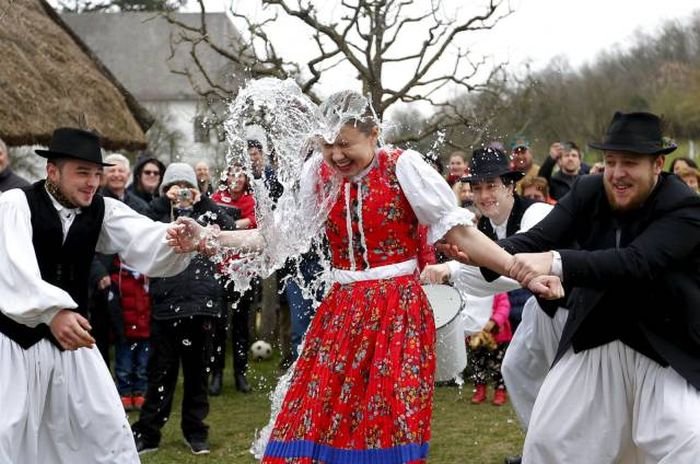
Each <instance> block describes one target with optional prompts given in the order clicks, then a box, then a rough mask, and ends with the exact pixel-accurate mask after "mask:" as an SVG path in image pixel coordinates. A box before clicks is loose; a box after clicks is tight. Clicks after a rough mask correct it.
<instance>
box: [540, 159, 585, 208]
mask: <svg viewBox="0 0 700 464" xmlns="http://www.w3.org/2000/svg"><path fill="white" fill-rule="evenodd" d="M556 164H557V162H556V161H555V160H554V158H552V157H551V156H548V157H547V159H546V160H545V161H544V163H542V166H540V171H539V172H538V173H537V175H539V176H540V177H544V178H545V179H547V183H548V184H549V196H550V197H552V198H554V199H555V200H557V201H559V200H561V199H562V198H563V197H564V195H566V194H567V193H569V190H571V186H572V185H574V182H576V181H577V180H578V179H579V177H580V176H581V174H583V171H582V170H581V171H579V174H577V175H575V176H570V175H568V174H564V173H563V172H562V171H558V172H556V173H555V174H554V175H552V171H553V170H554V166H555V165H556Z"/></svg>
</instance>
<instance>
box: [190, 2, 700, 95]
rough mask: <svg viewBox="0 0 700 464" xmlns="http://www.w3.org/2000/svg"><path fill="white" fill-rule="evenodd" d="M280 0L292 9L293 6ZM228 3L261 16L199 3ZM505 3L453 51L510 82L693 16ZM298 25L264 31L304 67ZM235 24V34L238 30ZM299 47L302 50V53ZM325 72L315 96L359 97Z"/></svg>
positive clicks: (458, 9)
mask: <svg viewBox="0 0 700 464" xmlns="http://www.w3.org/2000/svg"><path fill="white" fill-rule="evenodd" d="M189 1H190V3H189V4H188V6H187V9H188V10H189V11H199V10H198V6H197V4H196V2H194V1H193V0H189ZM288 1H289V3H290V4H295V3H296V2H297V1H298V0H288ZM302 1H304V2H305V1H306V0H302ZM313 1H314V4H315V5H317V6H319V8H330V9H331V11H333V12H334V13H336V14H337V10H335V11H334V10H332V7H330V6H329V5H332V4H337V3H339V0H313ZM430 1H431V0H414V1H413V4H412V6H411V7H412V8H413V7H415V8H423V7H424V5H425V6H428V5H429V4H430V3H429V2H430ZM432 1H438V0H432ZM440 1H442V4H443V5H444V6H445V8H446V9H447V10H448V11H454V12H455V14H456V15H458V17H461V16H463V15H469V16H471V15H472V14H473V11H475V10H474V9H475V8H483V5H485V2H486V1H487V0H440ZM231 2H233V6H234V8H235V9H236V11H238V12H243V13H245V14H246V15H247V16H249V17H251V18H257V17H261V16H263V15H264V13H263V12H262V10H261V8H260V6H259V4H260V1H259V0H205V4H206V5H207V10H208V11H226V9H227V8H229V7H230V5H231ZM506 4H507V5H509V6H510V9H511V10H513V13H512V14H510V15H509V16H507V17H505V18H504V19H502V20H501V21H500V22H499V23H498V24H497V26H496V27H495V28H494V29H493V30H491V31H486V32H483V33H478V34H470V33H468V34H467V35H465V36H464V42H463V43H461V44H460V45H463V46H467V47H469V48H470V49H471V50H472V52H473V53H475V56H477V57H478V56H488V57H491V58H490V59H491V60H492V61H491V62H492V63H503V62H507V63H508V65H507V70H508V71H509V72H511V73H516V74H518V75H523V74H524V72H525V70H526V67H525V64H526V63H527V64H529V67H530V69H531V70H535V71H536V70H538V69H541V68H544V67H545V66H546V65H547V64H548V63H549V62H550V61H551V59H552V58H554V57H557V56H558V57H564V58H565V59H566V60H568V62H569V63H570V65H571V66H573V67H574V68H578V67H579V66H581V65H583V64H585V63H591V62H593V61H594V60H595V58H596V56H597V55H598V54H599V53H601V52H602V51H604V50H606V49H610V48H612V47H614V46H619V47H621V48H622V49H624V48H626V46H627V45H629V44H631V43H633V42H634V37H635V34H637V33H640V32H642V33H650V34H653V33H654V31H657V30H659V28H660V27H661V26H662V24H664V23H665V22H666V21H668V20H678V21H681V22H683V21H686V20H688V19H689V18H690V17H691V16H692V14H693V12H694V11H699V12H700V2H699V1H698V0H663V1H659V0H510V2H508V0H506ZM281 16H283V15H281ZM298 24H299V22H298V20H294V19H291V20H289V19H287V20H278V21H277V22H275V23H274V24H273V27H272V28H271V29H268V31H269V32H270V36H271V37H272V40H273V41H274V42H275V43H276V44H278V51H279V52H280V53H281V54H284V55H285V57H287V58H292V59H294V61H297V62H301V63H304V62H306V61H308V60H309V59H310V58H312V57H313V56H315V55H314V52H315V51H316V48H315V45H314V44H313V43H312V42H311V39H310V38H305V37H304V36H303V33H304V30H305V29H304V28H303V27H300V26H299V25H298ZM237 25H238V26H239V27H241V25H242V24H241V23H237ZM290 38H291V40H290ZM305 43H308V46H304V44H305ZM442 61H443V62H444V63H442V64H443V65H444V66H445V67H449V66H450V65H451V62H450V61H449V60H442ZM411 71H412V70H411ZM333 72H334V74H333V75H332V77H331V78H330V79H326V80H325V81H322V83H321V85H320V87H316V89H317V93H318V94H319V95H321V96H323V95H324V94H325V95H328V94H330V93H332V92H334V91H336V90H338V89H341V88H348V89H353V90H361V88H360V84H359V81H358V80H357V79H356V72H354V70H352V69H350V68H345V69H339V70H337V71H333ZM392 74H396V75H400V74H401V72H386V73H385V77H386V76H388V77H386V79H387V82H386V83H387V84H388V85H389V86H391V87H394V88H397V87H400V85H401V84H403V82H404V80H402V79H400V78H399V77H396V78H395V82H392V81H391V79H392ZM392 84H393V85H392ZM454 91H455V90H454V89H453V90H452V92H454ZM447 95H451V94H447ZM444 97H445V94H443V98H444Z"/></svg>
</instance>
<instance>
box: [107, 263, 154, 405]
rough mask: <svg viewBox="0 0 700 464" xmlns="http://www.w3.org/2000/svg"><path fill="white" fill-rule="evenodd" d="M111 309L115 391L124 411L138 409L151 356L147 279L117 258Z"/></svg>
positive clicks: (149, 306)
mask: <svg viewBox="0 0 700 464" xmlns="http://www.w3.org/2000/svg"><path fill="white" fill-rule="evenodd" d="M110 277H111V279H112V288H111V294H110V301H109V303H110V309H111V312H112V317H113V319H114V320H115V324H114V325H115V332H116V338H117V340H116V343H115V347H116V349H115V365H114V371H115V374H116V377H117V391H118V392H119V396H120V397H121V399H122V404H123V405H124V409H125V410H127V411H131V410H134V409H137V410H138V409H141V406H142V405H143V402H144V393H145V392H146V386H147V379H148V375H147V366H148V358H149V356H150V354H149V351H150V346H149V338H150V336H151V298H150V295H149V293H148V277H146V276H145V275H143V274H140V273H138V272H136V271H134V270H132V269H131V268H129V267H128V266H126V265H125V264H124V263H122V262H120V260H119V258H118V257H115V258H114V262H113V265H112V273H111V275H110Z"/></svg>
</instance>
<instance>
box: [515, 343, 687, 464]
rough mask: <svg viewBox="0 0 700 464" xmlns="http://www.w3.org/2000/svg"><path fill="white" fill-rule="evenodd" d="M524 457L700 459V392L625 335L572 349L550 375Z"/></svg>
mask: <svg viewBox="0 0 700 464" xmlns="http://www.w3.org/2000/svg"><path fill="white" fill-rule="evenodd" d="M523 462H524V463H526V464H560V463H567V464H613V463H625V464H628V463H629V464H631V463H635V464H652V463H659V464H697V463H698V462H700V392H699V391H698V390H697V389H696V388H695V387H693V386H692V385H690V384H689V383H688V382H687V381H686V380H685V379H684V378H683V377H681V376H680V375H678V373H677V372H676V371H675V370H673V369H672V368H670V367H666V368H664V367H661V366H660V365H659V364H658V363H656V362H654V361H652V360H651V359H649V358H647V357H646V356H644V355H642V354H640V353H639V352H637V351H635V350H633V349H631V348H629V347H628V346H626V345H625V344H623V343H622V342H620V341H614V342H611V343H608V344H606V345H603V346H599V347H596V348H592V349H590V350H586V351H582V352H580V353H574V352H573V350H569V351H568V352H567V353H566V354H565V355H564V356H563V357H562V359H561V360H559V362H557V364H556V365H555V366H554V367H553V368H552V370H551V371H550V372H549V374H548V375H547V377H546V379H545V381H544V383H543V384H542V388H541V389H540V392H539V395H538V396H537V400H536V402H535V407H534V410H533V412H532V418H531V419H530V424H529V428H528V433H527V436H526V438H525V449H524V454H523Z"/></svg>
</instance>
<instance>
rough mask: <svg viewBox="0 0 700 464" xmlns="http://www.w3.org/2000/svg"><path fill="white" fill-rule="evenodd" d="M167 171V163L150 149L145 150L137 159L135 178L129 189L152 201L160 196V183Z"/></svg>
mask: <svg viewBox="0 0 700 464" xmlns="http://www.w3.org/2000/svg"><path fill="white" fill-rule="evenodd" d="M164 172H165V165H164V164H163V163H161V162H160V161H159V160H158V158H156V157H155V156H153V154H151V153H150V152H148V151H144V152H143V153H141V155H140V156H139V157H138V159H137V160H136V165H135V166H134V179H133V181H132V182H131V185H130V186H129V188H128V190H129V191H130V192H131V193H133V194H135V195H136V196H138V197H140V198H141V199H142V200H144V201H145V202H146V203H150V202H151V201H152V200H153V199H154V198H156V197H158V195H159V191H158V189H159V188H160V185H161V183H162V179H163V173H164Z"/></svg>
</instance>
